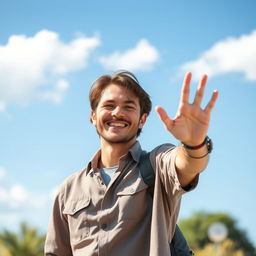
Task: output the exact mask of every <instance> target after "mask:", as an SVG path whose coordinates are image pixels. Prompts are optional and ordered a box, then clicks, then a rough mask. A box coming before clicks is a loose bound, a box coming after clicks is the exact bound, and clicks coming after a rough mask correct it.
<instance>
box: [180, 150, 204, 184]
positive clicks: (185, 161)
mask: <svg viewBox="0 0 256 256" xmlns="http://www.w3.org/2000/svg"><path fill="white" fill-rule="evenodd" d="M208 160H209V155H208V149H207V146H206V145H205V146H203V147H201V148H199V149H197V150H190V149H187V148H185V147H184V146H182V145H180V146H179V147H178V149H177V156H176V159H175V165H176V169H177V174H178V178H179V181H180V184H181V186H182V187H185V186H187V185H188V184H189V183H191V181H192V180H193V179H194V178H195V177H196V176H197V175H198V174H199V173H200V172H202V171H203V170H204V169H205V168H206V166H207V163H208Z"/></svg>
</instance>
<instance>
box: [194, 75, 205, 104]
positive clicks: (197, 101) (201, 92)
mask: <svg viewBox="0 0 256 256" xmlns="http://www.w3.org/2000/svg"><path fill="white" fill-rule="evenodd" d="M206 82H207V75H203V76H202V78H201V80H200V82H199V84H198V87H197V91H196V96H195V99H194V104H195V105H197V106H200V105H201V102H202V99H203V96H204V89H205V85H206Z"/></svg>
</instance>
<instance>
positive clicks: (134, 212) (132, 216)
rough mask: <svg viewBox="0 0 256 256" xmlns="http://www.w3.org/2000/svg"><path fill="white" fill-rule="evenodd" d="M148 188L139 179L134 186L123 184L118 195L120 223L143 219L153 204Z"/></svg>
mask: <svg viewBox="0 0 256 256" xmlns="http://www.w3.org/2000/svg"><path fill="white" fill-rule="evenodd" d="M147 188H148V186H147V185H146V184H145V183H144V182H143V180H141V179H138V180H136V181H135V182H134V183H132V184H130V185H129V184H123V186H122V187H120V188H119V189H118V191H117V193H116V195H117V200H118V206H119V221H122V220H139V219H142V218H143V217H144V216H145V214H147V211H148V209H149V206H150V204H151V203H152V202H151V201H152V200H150V197H149V194H148V191H147Z"/></svg>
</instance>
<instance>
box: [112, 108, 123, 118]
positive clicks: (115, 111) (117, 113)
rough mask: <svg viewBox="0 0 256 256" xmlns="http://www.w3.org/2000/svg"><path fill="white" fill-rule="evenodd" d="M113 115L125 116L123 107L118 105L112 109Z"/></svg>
mask: <svg viewBox="0 0 256 256" xmlns="http://www.w3.org/2000/svg"><path fill="white" fill-rule="evenodd" d="M112 116H114V117H122V116H123V111H122V108H121V107H120V106H116V107H115V108H114V109H113V111H112Z"/></svg>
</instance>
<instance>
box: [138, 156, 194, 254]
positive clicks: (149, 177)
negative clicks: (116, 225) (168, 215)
mask: <svg viewBox="0 0 256 256" xmlns="http://www.w3.org/2000/svg"><path fill="white" fill-rule="evenodd" d="M149 155H150V153H149V152H146V151H142V152H141V155H140V160H139V163H138V167H139V170H140V174H141V176H142V178H143V180H144V182H145V183H146V184H147V185H148V191H149V193H150V195H151V197H152V198H153V196H154V185H155V171H154V169H153V167H152V165H151V162H150V159H149ZM170 251H171V255H172V256H192V255H194V254H193V252H192V251H191V250H190V249H189V246H188V243H187V241H186V239H185V237H184V236H183V234H182V232H181V230H180V229H179V227H178V225H176V227H175V232H174V236H173V238H172V241H171V243H170Z"/></svg>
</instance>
